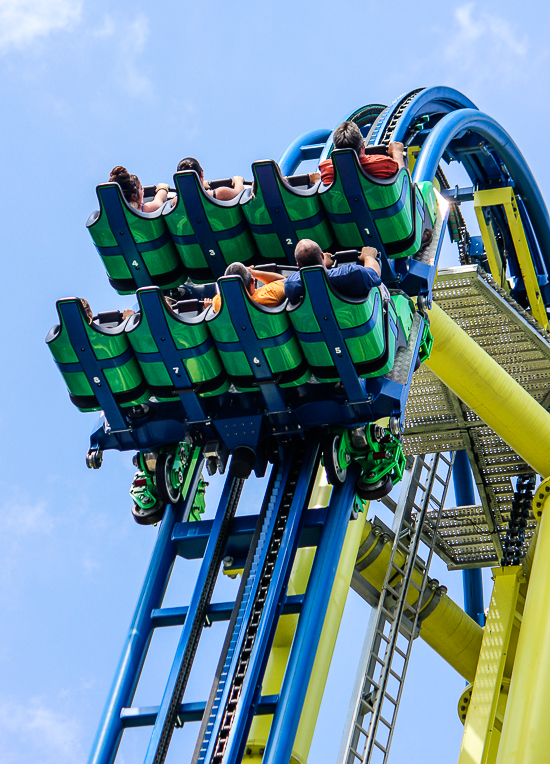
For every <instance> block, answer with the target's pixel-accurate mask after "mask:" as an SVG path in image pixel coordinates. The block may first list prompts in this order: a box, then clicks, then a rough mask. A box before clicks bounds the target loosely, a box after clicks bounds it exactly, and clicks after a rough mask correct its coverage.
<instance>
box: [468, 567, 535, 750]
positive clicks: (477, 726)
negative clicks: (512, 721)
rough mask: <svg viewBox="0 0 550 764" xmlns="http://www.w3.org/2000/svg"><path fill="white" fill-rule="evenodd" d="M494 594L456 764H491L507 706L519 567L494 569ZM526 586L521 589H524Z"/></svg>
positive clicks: (519, 608)
mask: <svg viewBox="0 0 550 764" xmlns="http://www.w3.org/2000/svg"><path fill="white" fill-rule="evenodd" d="M493 580H494V582H495V583H494V586H493V593H492V596H491V604H490V607H489V614H488V617H487V623H486V625H485V630H484V634H483V642H482V644H481V652H480V654H479V662H478V665H477V671H476V677H475V680H474V685H473V689H472V694H471V699H470V701H469V704H468V712H467V716H466V723H465V726H464V736H463V738H462V745H461V748H460V755H459V757H458V764H494V762H495V759H496V754H497V751H498V744H499V740H500V733H501V730H502V719H503V715H504V709H505V707H506V699H507V692H508V687H509V684H510V674H511V669H512V665H513V657H514V652H515V647H516V645H517V636H518V634H519V629H520V627H521V617H522V613H523V604H524V602H525V600H524V596H523V594H524V592H523V593H522V594H520V586H521V584H522V583H524V582H525V578H524V575H523V569H522V567H521V565H518V566H514V567H509V568H494V569H493ZM525 588H526V587H524V589H525Z"/></svg>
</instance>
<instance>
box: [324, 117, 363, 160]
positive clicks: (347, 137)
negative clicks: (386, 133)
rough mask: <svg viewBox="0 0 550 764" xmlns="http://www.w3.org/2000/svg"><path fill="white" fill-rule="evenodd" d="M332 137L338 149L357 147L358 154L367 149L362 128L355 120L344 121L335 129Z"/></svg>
mask: <svg viewBox="0 0 550 764" xmlns="http://www.w3.org/2000/svg"><path fill="white" fill-rule="evenodd" d="M332 139H333V141H334V147H335V148H337V149H355V151H356V152H357V153H358V154H362V153H363V151H364V149H365V143H364V141H363V136H362V135H361V130H359V128H358V127H357V125H356V124H355V122H342V124H341V125H338V127H337V128H336V130H335V131H334V135H333V138H332Z"/></svg>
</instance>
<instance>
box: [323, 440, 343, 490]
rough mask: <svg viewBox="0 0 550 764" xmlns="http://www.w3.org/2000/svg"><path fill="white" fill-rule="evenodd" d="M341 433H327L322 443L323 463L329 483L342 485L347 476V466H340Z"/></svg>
mask: <svg viewBox="0 0 550 764" xmlns="http://www.w3.org/2000/svg"><path fill="white" fill-rule="evenodd" d="M341 443H342V436H341V435H328V436H327V437H326V438H325V440H324V443H323V464H324V465H325V472H326V473H327V480H328V482H329V483H330V484H331V485H343V484H344V483H345V482H346V478H347V476H348V468H347V466H346V467H342V465H341V460H340V446H341Z"/></svg>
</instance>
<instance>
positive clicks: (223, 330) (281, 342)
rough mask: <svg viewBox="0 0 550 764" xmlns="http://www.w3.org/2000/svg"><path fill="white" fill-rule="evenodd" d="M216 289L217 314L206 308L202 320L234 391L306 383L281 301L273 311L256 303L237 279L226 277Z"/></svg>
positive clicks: (301, 357) (299, 352)
mask: <svg viewBox="0 0 550 764" xmlns="http://www.w3.org/2000/svg"><path fill="white" fill-rule="evenodd" d="M219 287H220V292H221V298H222V305H221V308H220V310H219V312H218V313H214V311H213V309H212V308H211V309H210V310H209V311H208V314H207V317H206V321H207V323H208V326H209V329H210V332H211V334H212V336H213V338H214V341H215V343H216V346H217V348H218V350H219V353H220V356H221V359H222V361H223V365H224V366H225V368H226V370H227V373H228V374H229V376H230V378H231V381H232V382H233V384H234V385H235V387H236V388H237V390H241V391H249V390H258V387H261V386H263V385H266V384H268V383H271V384H278V385H279V386H280V387H283V388H284V387H294V386H296V385H301V384H304V383H305V382H307V381H308V379H309V378H310V376H311V374H310V371H309V369H308V368H307V364H306V362H305V359H304V355H303V353H302V350H301V348H300V345H299V343H298V341H297V339H296V337H295V336H294V333H293V331H292V327H291V325H290V320H289V317H288V314H287V312H286V310H285V305H286V302H285V303H283V304H282V305H279V306H277V307H274V308H267V307H265V306H263V305H260V304H259V303H257V302H255V301H254V300H252V299H251V298H250V297H249V295H248V294H247V292H246V289H245V287H244V284H243V282H242V279H241V277H240V276H225V277H224V278H222V279H220V281H219Z"/></svg>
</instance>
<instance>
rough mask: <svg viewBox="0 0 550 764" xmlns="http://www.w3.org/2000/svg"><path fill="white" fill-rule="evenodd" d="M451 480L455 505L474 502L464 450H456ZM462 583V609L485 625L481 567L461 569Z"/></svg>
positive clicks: (463, 505) (468, 464) (472, 483)
mask: <svg viewBox="0 0 550 764" xmlns="http://www.w3.org/2000/svg"><path fill="white" fill-rule="evenodd" d="M453 482H454V487H455V498H456V504H457V506H458V507H467V506H470V505H472V504H475V496H474V481H473V478H472V470H471V467H470V461H469V459H468V454H467V453H466V451H457V452H456V456H455V462H454V466H453ZM462 585H463V587H464V610H465V611H466V612H467V613H468V615H469V616H470V618H473V619H474V621H476V622H477V623H479V625H480V626H485V613H484V612H483V582H482V580H481V568H470V569H469V570H463V571H462Z"/></svg>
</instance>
